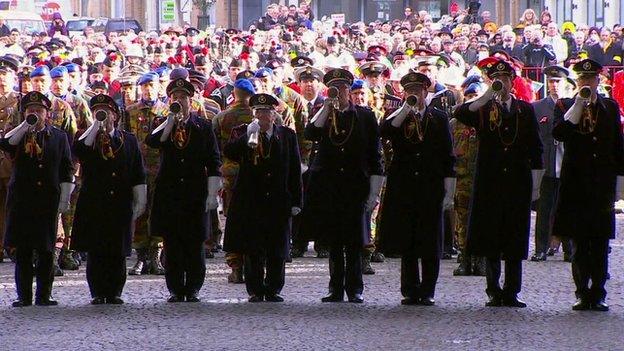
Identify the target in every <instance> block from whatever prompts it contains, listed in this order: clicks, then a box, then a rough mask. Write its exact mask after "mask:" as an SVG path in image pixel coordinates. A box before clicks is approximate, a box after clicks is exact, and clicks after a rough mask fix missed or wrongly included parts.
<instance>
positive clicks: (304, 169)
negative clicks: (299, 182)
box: [301, 163, 308, 174]
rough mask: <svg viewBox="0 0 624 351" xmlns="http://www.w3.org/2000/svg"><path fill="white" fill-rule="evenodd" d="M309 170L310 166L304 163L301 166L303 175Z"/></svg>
mask: <svg viewBox="0 0 624 351" xmlns="http://www.w3.org/2000/svg"><path fill="white" fill-rule="evenodd" d="M307 170H308V165H306V164H303V163H302V164H301V174H304V173H305V172H306V171H307Z"/></svg>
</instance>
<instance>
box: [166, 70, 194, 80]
mask: <svg viewBox="0 0 624 351" xmlns="http://www.w3.org/2000/svg"><path fill="white" fill-rule="evenodd" d="M188 76H189V73H188V70H187V69H186V68H184V67H178V68H174V69H172V70H171V73H169V79H171V80H176V79H187V78H188Z"/></svg>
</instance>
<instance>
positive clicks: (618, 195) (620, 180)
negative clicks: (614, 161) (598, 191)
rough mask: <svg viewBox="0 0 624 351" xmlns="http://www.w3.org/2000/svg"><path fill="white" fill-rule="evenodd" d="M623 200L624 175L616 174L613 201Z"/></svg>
mask: <svg viewBox="0 0 624 351" xmlns="http://www.w3.org/2000/svg"><path fill="white" fill-rule="evenodd" d="M619 200H624V176H617V181H616V183H615V201H619Z"/></svg>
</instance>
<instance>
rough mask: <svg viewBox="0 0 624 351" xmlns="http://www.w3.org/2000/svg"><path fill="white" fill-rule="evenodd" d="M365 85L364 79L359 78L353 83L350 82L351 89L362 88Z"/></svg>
mask: <svg viewBox="0 0 624 351" xmlns="http://www.w3.org/2000/svg"><path fill="white" fill-rule="evenodd" d="M365 85H366V82H365V81H363V80H361V79H356V80H354V81H353V84H351V90H358V89H364V86H365Z"/></svg>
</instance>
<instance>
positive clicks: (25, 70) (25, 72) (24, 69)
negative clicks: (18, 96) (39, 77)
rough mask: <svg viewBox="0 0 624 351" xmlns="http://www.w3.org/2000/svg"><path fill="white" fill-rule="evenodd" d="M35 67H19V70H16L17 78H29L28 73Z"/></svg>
mask: <svg viewBox="0 0 624 351" xmlns="http://www.w3.org/2000/svg"><path fill="white" fill-rule="evenodd" d="M34 69H35V68H34V67H33V66H22V67H20V68H19V72H17V78H18V79H19V80H30V73H32V71H33V70H34Z"/></svg>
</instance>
